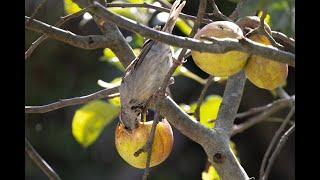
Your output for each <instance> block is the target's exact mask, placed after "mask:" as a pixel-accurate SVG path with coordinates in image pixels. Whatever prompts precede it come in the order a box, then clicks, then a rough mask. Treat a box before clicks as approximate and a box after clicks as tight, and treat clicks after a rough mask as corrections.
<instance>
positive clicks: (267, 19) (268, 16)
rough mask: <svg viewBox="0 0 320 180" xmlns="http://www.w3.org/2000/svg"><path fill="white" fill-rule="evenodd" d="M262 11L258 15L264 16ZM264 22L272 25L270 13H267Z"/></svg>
mask: <svg viewBox="0 0 320 180" xmlns="http://www.w3.org/2000/svg"><path fill="white" fill-rule="evenodd" d="M262 13H263V12H262V11H259V12H258V16H259V17H261V16H262ZM264 22H265V23H267V24H268V25H270V14H267V15H266V18H265V19H264Z"/></svg>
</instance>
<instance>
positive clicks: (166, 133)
mask: <svg viewBox="0 0 320 180" xmlns="http://www.w3.org/2000/svg"><path fill="white" fill-rule="evenodd" d="M152 123H153V121H148V122H140V123H139V126H138V127H137V128H136V129H133V130H131V131H129V130H127V129H126V128H125V126H124V125H123V124H122V123H119V124H118V126H117V127H116V131H115V145H116V149H117V151H118V153H119V155H120V156H121V157H122V159H123V160H125V161H126V162H127V163H128V164H130V165H131V166H133V167H136V168H139V169H143V168H145V167H146V161H147V153H146V152H142V153H140V154H139V156H137V157H136V156H135V155H134V153H135V152H137V151H138V150H139V149H140V148H141V147H143V146H144V145H145V144H146V142H147V140H148V138H149V134H150V131H151V128H152ZM172 146H173V133H172V129H171V126H170V124H169V123H168V121H167V120H166V119H163V120H162V121H161V122H159V123H158V125H157V128H156V132H155V136H154V141H153V146H152V154H151V161H150V167H153V166H156V165H159V164H160V163H162V162H163V161H164V160H165V159H166V158H167V157H168V156H169V154H170V152H171V150H172Z"/></svg>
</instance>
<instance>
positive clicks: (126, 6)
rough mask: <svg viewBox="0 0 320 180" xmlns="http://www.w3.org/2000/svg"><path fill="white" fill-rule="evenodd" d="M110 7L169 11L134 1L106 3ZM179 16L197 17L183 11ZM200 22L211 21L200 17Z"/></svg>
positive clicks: (186, 17) (193, 18)
mask: <svg viewBox="0 0 320 180" xmlns="http://www.w3.org/2000/svg"><path fill="white" fill-rule="evenodd" d="M110 7H121V8H131V7H138V8H148V9H154V10H157V11H161V12H167V13H169V12H170V9H168V8H165V7H160V6H154V5H152V4H149V3H146V2H144V3H141V4H134V3H107V8H110ZM179 16H180V17H181V18H183V19H189V20H192V21H195V20H196V19H197V17H195V16H191V15H188V14H184V13H180V14H179ZM201 22H202V23H206V24H209V23H211V22H213V21H212V20H210V19H202V21H201Z"/></svg>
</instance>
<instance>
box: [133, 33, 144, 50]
mask: <svg viewBox="0 0 320 180" xmlns="http://www.w3.org/2000/svg"><path fill="white" fill-rule="evenodd" d="M133 42H134V45H135V46H136V47H142V45H143V43H144V38H143V36H141V35H139V34H134V35H133Z"/></svg>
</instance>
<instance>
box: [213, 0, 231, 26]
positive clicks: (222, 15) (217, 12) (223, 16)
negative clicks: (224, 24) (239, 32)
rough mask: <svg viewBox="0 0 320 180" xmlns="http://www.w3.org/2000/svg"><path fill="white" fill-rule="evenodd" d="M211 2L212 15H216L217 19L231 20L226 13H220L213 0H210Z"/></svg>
mask: <svg viewBox="0 0 320 180" xmlns="http://www.w3.org/2000/svg"><path fill="white" fill-rule="evenodd" d="M211 2H212V8H213V15H214V16H216V17H218V18H219V19H221V20H224V21H232V20H231V19H230V18H228V17H227V16H226V15H224V14H222V12H221V11H220V10H219V8H218V6H217V5H216V2H215V0H211Z"/></svg>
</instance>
